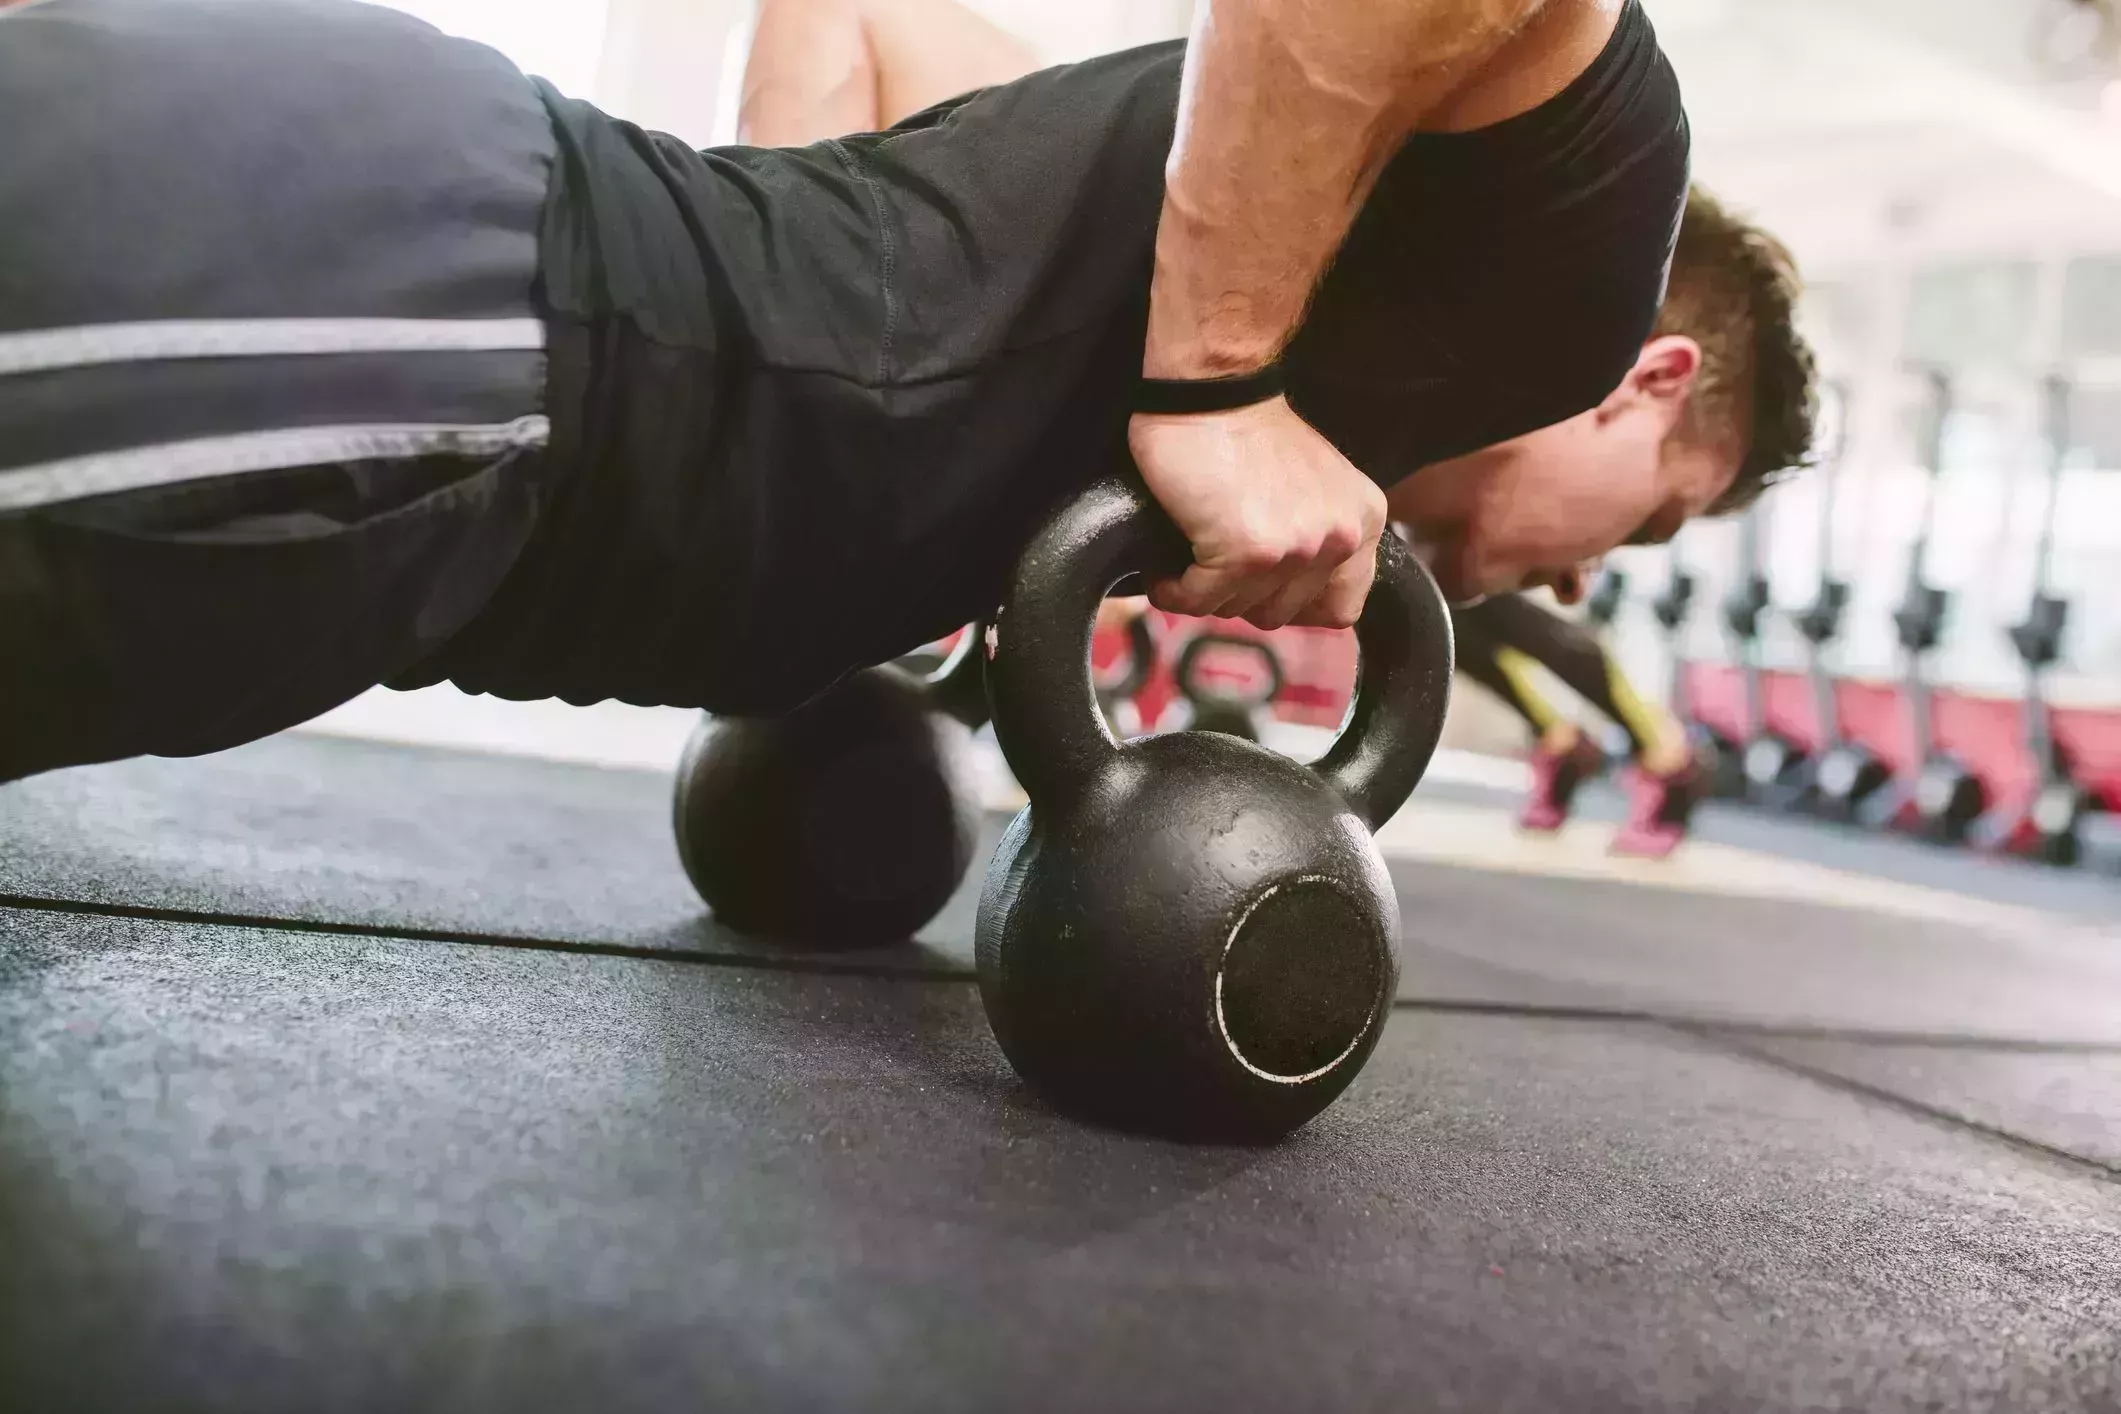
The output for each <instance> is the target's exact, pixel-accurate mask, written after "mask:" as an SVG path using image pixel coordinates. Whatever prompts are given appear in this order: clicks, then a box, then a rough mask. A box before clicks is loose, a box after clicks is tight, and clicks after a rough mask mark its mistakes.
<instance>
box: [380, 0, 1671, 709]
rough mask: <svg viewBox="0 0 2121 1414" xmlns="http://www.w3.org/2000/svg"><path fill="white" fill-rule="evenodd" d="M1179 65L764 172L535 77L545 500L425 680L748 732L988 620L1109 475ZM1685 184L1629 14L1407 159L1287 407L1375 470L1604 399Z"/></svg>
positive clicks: (1075, 87)
mask: <svg viewBox="0 0 2121 1414" xmlns="http://www.w3.org/2000/svg"><path fill="white" fill-rule="evenodd" d="M1182 59H1183V48H1182V46H1181V45H1179V44H1176V43H1172V44H1163V45H1153V46H1150V47H1147V48H1143V49H1136V50H1131V51H1128V52H1125V53H1121V54H1115V55H1110V56H1106V57H1104V58H1099V59H1094V60H1091V61H1089V62H1087V63H1082V64H1073V65H1066V66H1063V67H1060V68H1055V69H1048V70H1045V71H1043V72H1040V73H1036V74H1033V75H1030V76H1029V77H1027V78H1024V79H1021V80H1019V81H1017V82H1014V83H1009V84H1004V85H1000V86H997V87H995V88H991V89H986V90H983V91H981V92H979V93H976V94H972V95H969V96H967V97H965V98H962V99H958V100H955V101H953V102H950V103H946V104H943V105H940V106H939V107H937V108H934V109H931V110H929V111H927V112H925V113H921V114H918V115H916V116H914V117H913V118H910V119H908V120H907V121H906V122H904V123H902V124H900V125H899V126H898V127H896V128H894V129H892V130H891V131H889V132H886V133H878V134H867V135H862V136H856V137H848V138H844V139H839V140H836V141H832V142H825V143H820V144H817V145H815V146H812V147H807V148H800V149H781V150H767V149H748V148H725V149H714V150H710V151H706V152H698V151H694V150H692V149H689V148H686V147H685V146H683V145H682V144H680V143H678V142H676V141H675V140H673V139H670V138H667V137H664V136H661V135H657V134H649V133H644V132H642V131H640V130H639V129H637V128H634V127H632V126H631V125H629V124H624V123H620V122H617V121H615V120H613V119H611V118H608V117H606V116H605V115H603V114H601V113H598V112H597V111H596V110H594V109H592V108H590V107H588V106H587V105H585V104H580V103H575V102H572V101H570V100H567V99H563V98H561V97H559V96H558V95H557V94H554V93H551V92H550V91H549V90H548V91H547V94H546V97H547V103H548V107H549V108H550V109H551V111H552V114H553V117H554V121H555V127H556V128H557V130H558V133H559V141H560V149H561V155H560V159H559V162H558V167H557V172H556V178H555V189H554V193H553V197H552V201H551V203H550V208H549V210H548V213H547V221H546V229H545V233H544V241H543V261H544V286H545V288H544V297H545V299H546V300H547V302H548V303H549V305H550V308H551V314H552V317H553V322H554V339H553V346H552V374H551V381H550V387H551V402H552V406H551V407H550V408H549V412H550V413H551V416H552V420H553V444H552V447H551V450H550V452H549V455H550V456H551V457H552V458H553V459H554V464H555V472H556V489H555V500H554V503H553V505H552V507H551V508H550V510H549V511H548V513H547V514H546V516H545V523H544V528H543V529H542V530H541V532H540V536H539V539H538V542H537V543H536V544H535V545H534V546H533V547H532V549H531V550H530V551H529V552H528V553H527V554H526V556H525V557H524V560H523V562H522V564H521V565H520V566H519V567H518V569H517V571H516V572H515V574H514V575H513V576H512V578H511V580H510V582H509V583H508V584H507V585H506V586H504V588H503V591H502V593H501V594H500V595H499V596H498V597H497V598H496V600H495V601H494V603H493V604H492V605H491V606H489V608H488V610H487V611H486V613H485V614H483V615H482V616H481V618H480V620H479V621H478V622H476V623H474V624H473V626H472V627H471V628H470V629H469V630H468V631H467V632H466V633H465V634H463V635H462V636H460V638H459V639H458V640H457V641H456V642H455V643H454V644H452V645H451V647H450V649H449V650H448V651H446V652H445V653H444V654H443V655H441V657H439V658H438V659H437V660H435V662H433V663H431V664H430V665H428V666H427V668H425V669H424V670H422V672H420V673H418V674H415V675H414V676H413V678H412V679H411V681H431V680H434V679H436V678H439V677H443V676H448V677H453V678H454V679H455V680H456V681H457V682H458V683H459V684H460V685H462V686H464V687H466V688H469V689H471V690H474V691H491V692H496V693H499V694H501V695H504V696H545V695H553V696H560V697H564V698H567V699H569V700H574V701H592V700H598V699H601V698H605V697H616V698H620V699H622V700H627V701H633V702H641V703H659V704H672V705H686V706H701V707H708V708H711V709H714V710H718V711H725V712H763V711H773V710H779V709H783V708H786V707H788V706H790V705H793V704H794V703H796V702H798V701H801V700H802V699H803V698H805V697H807V696H809V695H811V694H813V693H815V692H817V691H819V690H820V689H822V688H824V687H826V686H827V685H829V684H830V683H831V682H832V681H834V680H835V679H836V678H838V677H839V676H841V675H842V674H844V673H845V672H847V671H849V670H850V669H852V668H854V667H857V666H860V665H862V664H866V663H872V662H878V661H882V660H884V659H887V658H889V657H892V656H894V655H896V654H898V653H901V652H904V651H906V650H908V649H911V648H913V647H915V646H917V645H918V644H920V643H922V642H925V641H927V640H929V639H931V638H933V637H936V636H938V635H940V634H942V633H945V632H947V631H949V630H950V629H952V628H955V627H957V626H958V625H960V624H962V623H964V622H966V621H967V620H969V619H971V618H973V617H974V616H976V615H978V614H980V613H982V612H984V611H985V610H987V609H988V608H990V607H991V606H992V605H994V604H995V603H996V602H997V601H998V600H999V598H1000V596H1001V592H1002V587H1003V584H1004V582H1005V580H1006V577H1007V575H1008V574H1009V572H1010V570H1011V569H1012V568H1013V566H1014V564H1015V561H1016V558H1017V556H1018V553H1019V552H1020V551H1021V549H1022V547H1023V545H1024V544H1025V543H1026V542H1027V541H1028V540H1029V538H1030V536H1031V535H1032V533H1033V532H1034V531H1035V529H1036V528H1037V527H1038V525H1039V524H1040V523H1041V522H1042V521H1043V519H1044V518H1045V517H1046V516H1047V515H1048V514H1050V512H1051V511H1052V509H1053V508H1054V507H1055V506H1056V505H1057V504H1058V503H1060V502H1061V501H1062V500H1063V499H1065V498H1066V497H1067V496H1068V495H1070V494H1071V493H1072V492H1074V491H1075V490H1077V489H1078V488H1080V487H1081V486H1083V485H1084V484H1085V483H1087V482H1088V481H1090V480H1091V479H1093V478H1095V477H1096V476H1098V475H1101V474H1103V473H1104V472H1106V471H1108V470H1109V469H1110V468H1112V467H1113V466H1114V465H1115V464H1117V463H1118V462H1119V461H1120V459H1122V458H1124V456H1125V428H1126V421H1127V412H1128V405H1129V400H1130V398H1131V395H1132V390H1133V385H1134V382H1135V379H1136V377H1137V376H1138V374H1139V372H1140V365H1141V349H1142V338H1143V328H1144V325H1145V322H1146V318H1147V307H1148V290H1149V278H1150V270H1151V256H1152V252H1153V246H1154V241H1155V232H1156V222H1157V216H1158V211H1159V208H1160V205H1161V202H1162V196H1163V165H1164V160H1165V157H1166V155H1167V153H1168V151H1169V147H1170V138H1171V131H1172V127H1173V124H1174V121H1175V115H1176V109H1177V98H1178V82H1179V71H1180V67H1181V63H1182ZM1686 170H1687V136H1686V123H1685V117H1684V114H1683V112H1682V111H1681V107H1680V102H1679V93H1678V86H1677V83H1676V81H1675V80H1674V78H1673V76H1672V73H1671V70H1670V68H1669V66H1668V65H1667V64H1666V63H1665V61H1664V59H1663V56H1662V55H1661V53H1660V52H1659V51H1658V48H1657V43H1656V39H1655V36H1654V35H1653V34H1652V32H1651V30H1650V26H1649V23H1648V21H1647V19H1646V18H1645V17H1644V16H1643V15H1642V13H1641V11H1640V9H1639V8H1638V7H1637V6H1636V5H1635V4H1633V3H1631V4H1630V5H1629V6H1628V7H1627V9H1626V11H1625V12H1624V14H1623V16H1622V19H1621V21H1620V23H1619V25H1618V27H1617V28H1616V31H1615V33H1614V36H1613V38H1612V40H1611V41H1610V42H1609V43H1608V45H1607V46H1606V49H1605V52H1604V53H1603V54H1602V55H1601V56H1600V58H1599V59H1598V60H1597V61H1596V62H1595V63H1594V64H1593V65H1592V66H1591V67H1590V68H1589V69H1588V70H1586V71H1585V73H1584V74H1582V75H1581V76H1579V77H1578V79H1577V80H1576V81H1575V82H1574V83H1572V84H1571V85H1570V86H1569V87H1568V88H1567V90H1566V91H1564V92H1563V93H1561V94H1559V95H1558V96H1556V97H1555V98H1554V99H1552V100H1551V101H1549V102H1548V103H1546V104H1544V105H1542V106H1540V107H1539V108H1537V109H1535V110H1533V111H1532V112H1529V113H1526V114H1524V115H1522V116H1520V117H1517V118H1514V119H1511V120H1509V121H1507V122H1504V123H1502V124H1499V125H1497V126H1494V127H1491V128H1486V129H1481V130H1479V131H1475V132H1471V133H1463V134H1454V135H1439V136H1423V137H1419V138H1416V139H1414V140H1413V141H1411V142H1410V143H1408V144H1407V146H1406V147H1405V149H1404V150H1403V151H1402V152H1400V153H1399V154H1398V155H1397V156H1396V157H1395V158H1394V160H1393V162H1392V163H1391V164H1390V167H1389V169H1388V171H1387V172H1386V173H1385V175H1384V177H1383V179H1382V180H1381V182H1380V183H1379V185H1378V188H1377V190H1376V192H1375V194H1374V195H1373V197H1372V198H1371V200H1370V201H1369V203H1368V204H1367V205H1366V207H1365V210H1364V212H1363V214H1362V216H1361V218H1360V219H1359V221H1358V222H1357V225H1356V227H1355V230H1354V231H1353V232H1352V234H1351V237H1350V240H1349V242H1348V243H1347V245H1346V247H1345V248H1344V249H1343V251H1342V253H1341V255H1340V257H1339V259H1338V260H1337V261H1336V262H1335V264H1334V266H1333V269H1332V270H1331V271H1330V272H1329V274H1328V276H1327V278H1326V280H1325V281H1324V282H1323V284H1322V287H1321V289H1320V290H1319V291H1318V294H1317V299H1316V302H1315V305H1314V308H1313V311H1312V313H1311V315H1310V316H1309V317H1308V319H1307V322H1306V325H1305V327H1304V329H1303V330H1302V331H1301V333H1300V335H1299V337H1298V338H1297V340H1296V342H1295V344H1294V345H1293V346H1292V349H1291V353H1290V359H1291V388H1292V396H1293V398H1294V400H1295V402H1296V405H1297V407H1298V408H1299V410H1300V411H1302V412H1303V413H1304V415H1305V416H1306V417H1309V418H1310V419H1311V420H1312V421H1313V422H1314V423H1316V424H1317V425H1318V426H1319V427H1320V429H1321V430H1322V431H1324V432H1325V433H1326V434H1327V435H1328V436H1330V437H1332V438H1333V439H1334V440H1335V441H1336V442H1338V443H1339V444H1340V445H1341V446H1342V447H1343V449H1344V450H1345V451H1347V452H1348V454H1349V455H1350V456H1351V457H1353V458H1354V459H1355V460H1356V462H1357V464H1358V465H1361V466H1363V467H1364V469H1365V470H1367V471H1368V472H1369V473H1370V474H1371V475H1373V476H1375V477H1376V478H1377V479H1379V480H1380V481H1382V482H1386V483H1389V482H1391V481H1395V480H1397V479H1398V478H1399V477H1401V476H1403V475H1405V474H1406V473H1408V472H1410V471H1412V470H1414V469H1416V468H1418V467H1419V466H1421V465H1423V464H1425V463H1427V462H1430V461H1434V460H1436V459H1438V458H1440V457H1444V456H1449V455H1453V454H1455V453H1458V452H1463V451H1467V450H1471V449H1473V448H1475V447H1478V446H1482V445H1485V444H1487V443H1489V442H1492V441H1496V440H1499V439H1501V438H1504V437H1509V436H1514V435H1516V434H1518V433H1522V432H1526V431H1530V430H1532V429H1533V428H1536V427H1540V426H1543V425H1545V424H1547V423H1550V422H1554V421H1557V420H1559V419H1561V418H1564V417H1568V416H1571V415H1573V414H1575V413H1577V412H1580V411H1582V410H1583V409H1585V408H1587V407H1590V406H1592V405H1593V404H1594V403H1595V402H1596V401H1597V400H1598V399H1599V398H1601V397H1603V396H1604V395H1605V394H1606V393H1607V392H1609V391H1611V389H1612V388H1613V387H1614V386H1615V385H1616V384H1617V383H1618V381H1619V379H1620V377H1621V375H1622V374H1623V373H1624V372H1625V370H1626V369H1627V367H1628V366H1629V364H1630V362H1631V361H1632V360H1633V358H1634V356H1635V352H1636V350H1637V349H1638V348H1639V347H1640V344H1641V341H1642V339H1643V338H1644V337H1645V336H1646V334H1647V333H1648V332H1649V329H1650V325H1651V321H1652V319H1653V317H1654V315H1655V311H1656V306H1657V303H1658V301H1659V299H1660V298H1661V297H1662V290H1663V280H1664V274H1665V269H1666V265H1667V262H1668V259H1669V255H1670V251H1671V246H1672V240H1673V236H1674V233H1675V231H1676V229H1677V224H1678V217H1679V213H1680V210H1681V207H1682V204H1683V202H1684V197H1685V187H1686Z"/></svg>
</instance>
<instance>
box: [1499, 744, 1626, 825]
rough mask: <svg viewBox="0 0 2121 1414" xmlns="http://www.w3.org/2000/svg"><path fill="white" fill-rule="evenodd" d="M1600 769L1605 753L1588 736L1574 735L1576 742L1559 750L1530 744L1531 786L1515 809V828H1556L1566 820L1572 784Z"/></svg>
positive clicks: (1572, 800)
mask: <svg viewBox="0 0 2121 1414" xmlns="http://www.w3.org/2000/svg"><path fill="white" fill-rule="evenodd" d="M1604 769H1605V753H1604V752H1602V751H1600V750H1599V749H1598V748H1597V747H1596V746H1593V745H1592V744H1591V741H1590V738H1588V737H1578V738H1576V745H1575V746H1573V747H1571V748H1570V749H1569V750H1567V751H1563V752H1554V751H1545V750H1540V749H1537V748H1534V750H1533V752H1532V789H1531V792H1530V793H1529V794H1528V795H1526V796H1525V799H1524V805H1523V807H1522V808H1521V809H1520V810H1519V811H1518V812H1517V828H1518V829H1520V830H1534V831H1537V832H1538V833H1540V834H1552V833H1553V832H1554V831H1556V830H1558V829H1560V828H1561V827H1562V826H1563V825H1565V824H1567V823H1568V820H1569V807H1570V805H1572V804H1573V803H1574V802H1575V800H1576V788H1577V787H1578V786H1580V785H1582V784H1583V783H1584V782H1585V781H1587V780H1589V779H1590V778H1591V777H1593V776H1595V775H1597V774H1598V773H1599V772H1600V771H1602V770H1604Z"/></svg>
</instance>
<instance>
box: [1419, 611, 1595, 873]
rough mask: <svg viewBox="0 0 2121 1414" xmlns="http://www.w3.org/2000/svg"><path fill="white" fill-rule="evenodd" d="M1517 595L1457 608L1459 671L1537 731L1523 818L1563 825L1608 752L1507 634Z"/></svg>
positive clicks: (1528, 825)
mask: <svg viewBox="0 0 2121 1414" xmlns="http://www.w3.org/2000/svg"><path fill="white" fill-rule="evenodd" d="M1516 602H1520V601H1519V598H1518V596H1517V595H1514V594H1505V595H1497V596H1494V597H1491V598H1488V599H1483V600H1481V601H1480V602H1479V603H1477V604H1473V605H1471V606H1469V607H1465V608H1454V609H1452V611H1451V628H1452V634H1453V642H1454V644H1455V646H1456V650H1457V655H1458V661H1457V667H1458V672H1459V674H1460V675H1461V676H1463V677H1466V678H1469V679H1471V680H1472V681H1474V682H1477V683H1479V684H1480V685H1481V686H1482V687H1484V688H1486V689H1487V690H1488V691H1489V692H1490V693H1492V694H1493V695H1494V696H1495V698H1496V699H1497V700H1498V701H1500V702H1501V703H1502V704H1503V705H1504V706H1505V707H1508V708H1509V709H1510V710H1511V711H1513V712H1515V713H1516V714H1517V715H1518V716H1519V717H1521V718H1522V719H1523V720H1524V723H1525V725H1526V726H1527V727H1529V728H1530V729H1531V732H1532V740H1533V746H1532V789H1531V790H1530V792H1529V793H1527V795H1526V796H1525V802H1524V806H1523V808H1522V809H1521V810H1520V811H1519V813H1518V817H1517V823H1518V824H1519V825H1520V826H1521V827H1522V828H1524V829H1527V830H1539V831H1550V830H1558V829H1560V828H1561V827H1562V825H1563V824H1565V823H1567V821H1568V818H1569V807H1570V805H1571V804H1572V803H1573V801H1574V800H1575V796H1576V788H1577V787H1578V786H1580V785H1582V784H1583V782H1584V781H1586V780H1588V779H1589V778H1590V777H1592V776H1595V775H1597V774H1598V772H1599V771H1600V770H1602V769H1604V766H1605V755H1604V753H1602V752H1601V751H1599V750H1598V748H1597V747H1596V746H1594V745H1593V744H1592V743H1591V742H1590V741H1589V740H1587V739H1586V738H1585V737H1584V735H1583V732H1582V730H1581V729H1580V728H1578V727H1577V725H1576V724H1575V723H1574V722H1572V721H1570V720H1569V719H1568V718H1567V717H1565V716H1563V715H1562V713H1561V712H1560V710H1559V709H1557V708H1556V707H1555V706H1554V704H1553V703H1551V702H1549V701H1548V700H1547V699H1546V698H1545V697H1543V696H1541V695H1540V693H1539V691H1538V689H1537V688H1536V687H1535V686H1534V685H1533V682H1532V667H1533V660H1532V659H1531V658H1530V657H1528V656H1527V655H1526V654H1524V653H1523V652H1521V651H1520V650H1518V649H1516V648H1514V647H1511V646H1510V644H1509V642H1508V640H1507V638H1506V637H1505V636H1504V635H1505V631H1506V629H1507V626H1508V625H1507V622H1506V620H1507V611H1506V610H1503V609H1501V608H1500V607H1499V606H1501V605H1505V604H1511V603H1516Z"/></svg>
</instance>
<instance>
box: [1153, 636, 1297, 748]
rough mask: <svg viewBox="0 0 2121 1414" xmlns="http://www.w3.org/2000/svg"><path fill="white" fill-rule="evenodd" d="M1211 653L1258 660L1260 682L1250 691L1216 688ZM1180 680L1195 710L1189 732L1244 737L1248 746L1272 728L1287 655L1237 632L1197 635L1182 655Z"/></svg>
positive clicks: (1178, 674) (1182, 689)
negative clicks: (1209, 667)
mask: <svg viewBox="0 0 2121 1414" xmlns="http://www.w3.org/2000/svg"><path fill="white" fill-rule="evenodd" d="M1210 653H1218V654H1221V653H1244V654H1247V655H1249V656H1251V657H1253V658H1256V659H1258V661H1259V665H1260V672H1261V677H1260V680H1259V682H1258V683H1257V684H1256V685H1255V686H1254V687H1253V689H1252V690H1251V691H1249V692H1232V691H1228V690H1226V689H1224V688H1219V687H1212V686H1210V685H1209V684H1208V682H1207V681H1206V676H1205V674H1206V667H1205V664H1206V661H1207V657H1208V655H1209V654H1210ZM1175 676H1176V677H1177V679H1178V691H1179V695H1180V696H1182V697H1184V698H1185V699H1186V705H1187V707H1189V708H1190V709H1191V715H1190V717H1189V719H1188V720H1187V722H1186V729H1187V730H1189V731H1196V732H1222V733H1223V734H1224V735H1226V736H1235V737H1243V738H1244V739H1245V740H1246V741H1258V740H1260V739H1261V738H1262V737H1264V736H1265V735H1266V728H1267V723H1268V722H1269V721H1271V720H1272V717H1273V707H1274V699H1275V698H1277V697H1279V696H1281V689H1282V684H1283V678H1282V671H1281V655H1280V654H1279V653H1276V652H1275V651H1274V645H1273V644H1271V643H1269V642H1267V640H1265V639H1264V638H1240V637H1239V636H1238V635H1236V634H1234V633H1219V632H1216V631H1214V630H1212V629H1211V630H1208V631H1206V632H1203V633H1196V634H1194V635H1193V637H1192V639H1191V640H1189V641H1188V642H1187V644H1186V646H1185V649H1184V650H1183V651H1182V652H1181V653H1180V654H1179V655H1178V669H1177V672H1176V674H1175Z"/></svg>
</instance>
